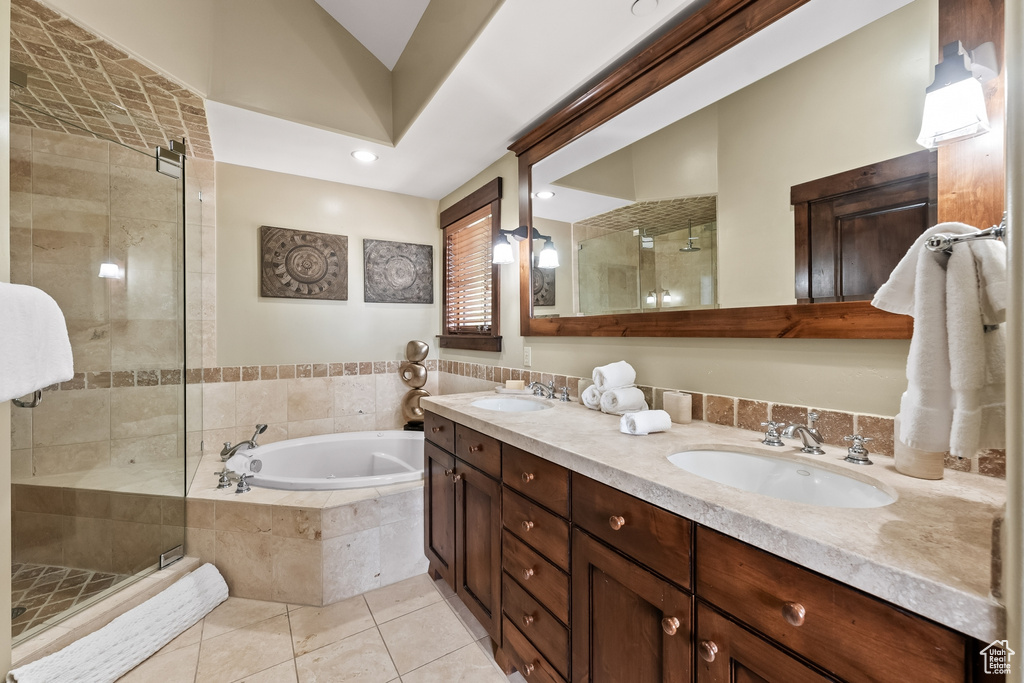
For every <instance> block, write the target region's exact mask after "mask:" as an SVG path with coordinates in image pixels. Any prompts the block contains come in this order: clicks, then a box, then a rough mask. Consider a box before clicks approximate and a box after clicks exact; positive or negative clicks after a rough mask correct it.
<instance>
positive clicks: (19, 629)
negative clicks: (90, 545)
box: [11, 563, 128, 636]
mask: <svg viewBox="0 0 1024 683" xmlns="http://www.w3.org/2000/svg"><path fill="white" fill-rule="evenodd" d="M127 578H128V575H127V574H104V573H102V572H92V571H89V570H88V569H69V568H67V567H54V566H49V565H43V564H18V563H16V564H12V565H11V607H12V608H14V609H17V608H18V607H24V608H25V611H24V612H23V613H21V614H19V615H18V616H12V619H11V635H12V636H19V635H21V634H22V633H24V632H25V631H28V630H29V629H32V628H35V627H36V626H38V625H40V624H42V623H43V622H44V621H47V620H50V619H52V618H54V617H55V616H58V615H60V614H61V613H63V612H66V611H67V610H69V609H71V608H73V607H74V606H75V605H77V604H79V603H80V602H82V601H83V600H86V599H88V598H91V597H93V596H94V595H96V594H97V593H99V592H100V591H104V590H106V589H108V588H110V587H111V586H113V585H114V584H115V583H118V582H120V581H123V580H124V579H127ZM13 614H14V612H13V611H12V615H13Z"/></svg>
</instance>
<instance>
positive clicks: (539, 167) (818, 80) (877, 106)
mask: <svg viewBox="0 0 1024 683" xmlns="http://www.w3.org/2000/svg"><path fill="white" fill-rule="evenodd" d="M867 5H871V7H870V8H868V7H867ZM686 12H688V13H687V14H685V15H684V16H683V17H682V18H681V19H680V20H679V21H678V22H677V23H676V24H675V25H674V27H673V28H671V29H670V30H668V31H667V32H665V33H663V35H661V36H660V37H659V38H657V39H656V40H654V41H653V42H652V43H650V44H649V45H646V46H644V47H643V49H642V50H640V51H639V52H637V53H636V54H635V56H633V57H632V58H630V59H629V60H628V61H626V62H624V63H623V64H622V66H621V67H619V68H617V69H616V70H615V71H613V72H611V73H610V74H609V75H607V76H606V77H604V78H603V79H602V80H600V81H599V82H598V83H597V84H595V85H594V86H593V87H590V88H588V89H587V90H586V92H584V93H582V94H581V95H579V96H578V97H576V98H574V99H573V100H572V101H571V102H569V103H568V104H566V105H565V106H564V107H562V108H561V109H559V110H558V111H556V112H555V113H554V114H553V115H551V116H550V117H549V118H548V119H547V120H545V121H543V122H542V123H541V124H539V125H538V126H537V127H536V128H534V129H533V130H531V131H529V132H528V133H527V134H525V135H524V136H523V137H521V138H520V139H519V140H517V141H516V142H515V143H513V144H512V145H511V146H510V147H509V149H510V150H512V151H513V152H515V154H516V155H517V157H518V161H519V211H520V224H521V225H528V226H531V227H532V228H535V229H537V230H538V231H539V232H540V233H543V234H545V235H551V236H552V238H553V241H554V243H555V245H556V246H558V251H559V252H561V254H560V260H561V264H560V268H563V269H566V272H565V273H564V274H563V273H559V276H558V278H557V279H556V278H554V277H552V276H551V273H550V271H549V272H548V273H543V272H540V273H539V272H538V269H537V268H534V266H533V264H534V263H535V262H534V252H535V251H536V250H539V249H540V247H541V244H540V243H539V242H538V243H534V242H533V241H532V240H525V241H523V242H520V243H519V250H520V254H519V275H520V327H521V332H522V334H523V336H626V337H777V338H787V337H793V338H796V337H801V338H819V339H821V338H841V339H909V338H910V335H911V332H912V324H913V321H912V320H911V319H910V318H909V317H906V316H898V315H893V314H890V313H886V312H883V311H880V310H877V309H875V308H873V307H872V306H871V305H870V301H868V300H865V299H869V298H870V296H869V295H863V294H861V295H859V296H856V297H845V298H846V299H847V300H836V299H842V298H844V297H837V296H832V297H829V296H823V295H821V294H819V295H817V297H815V295H814V294H810V295H809V294H808V292H807V282H808V280H809V279H811V280H813V273H814V271H815V269H816V268H818V267H819V266H818V265H816V264H815V263H814V262H813V261H812V260H807V261H801V259H802V258H806V259H810V258H811V257H810V256H809V255H808V254H810V252H811V251H812V250H811V249H810V247H809V246H808V243H807V240H806V239H804V240H803V242H802V244H801V243H799V241H798V240H797V239H796V235H797V232H798V231H799V230H800V229H803V228H805V227H806V226H801V225H800V224H799V217H798V215H797V214H798V213H799V209H800V207H799V206H798V207H796V208H794V206H793V200H792V198H793V197H797V198H803V197H804V196H805V195H806V188H807V187H808V186H809V185H808V184H809V183H810V184H811V186H814V183H816V182H817V183H818V184H819V185H825V186H828V187H830V188H831V189H832V190H833V191H834V192H833V195H835V196H840V197H841V196H843V194H844V192H845V190H843V189H841V188H840V189H839V190H836V185H835V179H842V180H843V181H844V182H848V183H850V188H851V189H850V191H851V192H852V191H853V190H855V189H858V188H860V187H861V186H862V185H864V184H870V183H865V179H868V180H871V179H872V178H873V177H874V175H875V172H874V171H872V170H870V169H881V168H885V169H887V170H886V171H885V173H889V172H890V171H889V169H892V168H902V167H904V166H905V164H901V163H900V162H899V159H901V158H904V157H910V156H913V158H914V159H921V158H922V153H921V152H920V150H921V148H920V147H919V146H917V145H916V143H915V142H914V138H915V137H916V134H917V128H918V127H919V126H920V111H921V106H922V103H923V99H924V88H925V87H926V86H927V85H928V84H929V83H930V82H931V79H932V69H933V67H934V65H935V62H936V61H937V60H938V58H939V54H940V49H939V46H940V45H941V44H943V43H944V42H947V41H948V40H957V39H959V40H962V41H964V42H965V44H966V45H969V46H970V47H973V46H974V45H977V44H980V43H982V42H985V41H994V42H995V43H996V47H997V51H998V54H1000V55H1001V54H1002V41H1001V36H1002V13H1001V3H999V7H996V6H995V4H993V3H991V2H988V1H987V0H986V1H981V0H882V2H879V3H848V2H842V1H841V0H839V1H836V0H709V1H707V2H700V3H694V4H693V5H691V9H689V10H686ZM936 25H937V27H938V35H937V36H936V35H935V30H936ZM951 36H961V37H953V38H951ZM848 64H852V65H853V66H852V67H848V68H849V70H848V72H837V71H836V69H837V68H840V67H841V66H843V65H848ZM837 65H838V66H837ZM843 68H847V67H843ZM830 70H831V71H830ZM986 96H987V99H988V105H989V116H990V119H992V124H993V125H992V131H990V132H989V133H987V134H985V135H983V136H980V137H978V138H973V139H969V140H965V141H962V142H958V143H954V144H953V145H949V146H945V147H941V148H939V150H938V152H937V154H936V153H931V160H930V161H929V162H928V166H929V167H930V168H931V169H932V170H931V173H932V175H931V177H930V186H927V187H928V188H930V192H929V193H928V196H927V197H926V198H925V199H922V200H921V201H925V202H927V203H928V204H929V205H928V206H927V207H925V208H923V209H922V208H921V206H920V205H919V204H913V202H911V203H910V204H908V206H910V205H913V206H916V207H917V215H918V216H926V217H927V220H929V221H931V222H934V221H935V220H940V221H949V220H959V221H962V222H965V223H969V224H973V225H976V226H978V227H980V228H984V227H988V226H989V225H991V224H993V223H997V222H998V221H999V218H1000V216H1001V214H1002V211H1003V196H1002V190H1003V187H1002V185H1003V160H1002V154H1001V149H1002V126H1001V120H1002V77H1001V75H1000V77H999V78H997V79H995V80H994V82H990V83H989V84H988V85H987V86H986ZM889 128H891V129H892V132H891V134H890V132H889V130H888V129H889ZM709 131H710V132H709ZM832 143H835V144H832ZM674 148H675V149H685V150H686V155H685V158H684V159H683V160H682V161H680V160H679V159H676V158H673V160H672V162H671V163H670V164H668V165H666V163H665V161H664V157H665V155H666V153H667V152H666V150H670V149H674ZM818 150H824V151H823V152H821V153H820V154H819V153H818ZM744 154H746V155H747V156H744ZM709 158H710V159H711V160H712V163H713V165H712V166H711V170H706V168H707V167H701V166H695V163H696V161H699V160H701V159H705V160H707V159H709ZM650 159H653V160H654V162H655V163H654V165H653V166H644V165H642V164H641V160H645V161H646V160H650ZM659 159H660V161H659ZM883 162H884V163H883ZM659 163H660V166H659V165H658V164H659ZM914 168H915V169H917V170H914V171H913V173H919V170H920V164H917V165H916V166H915V167H914ZM666 169H668V170H666ZM865 169H868V170H865ZM908 172H910V171H908ZM916 177H917V178H918V180H920V176H919V175H918V176H916ZM712 178H713V180H714V182H709V180H710V179H712ZM897 180H898V179H897ZM669 181H673V182H675V183H676V184H675V185H671V183H670V182H669ZM819 181H820V182H819ZM887 182H888V181H887ZM922 182H923V181H922ZM926 185H927V183H925V185H922V184H921V183H920V182H919V183H918V184H917V188H918V189H920V188H921V187H926ZM538 189H543V190H548V191H554V192H555V194H556V197H555V200H564V202H563V204H562V205H561V207H560V208H558V209H555V208H552V207H554V206H555V205H556V201H551V203H550V204H544V202H547V201H548V200H542V199H536V198H534V196H533V193H534V192H535V191H537V190H538ZM914 201H918V200H914ZM542 204H543V208H540V207H542ZM848 204H849V202H848ZM872 206H874V207H875V208H878V206H880V205H879V204H878V202H877V201H876V202H875V204H873V205H872ZM882 209H883V210H889V211H890V214H891V207H888V209H887V207H885V206H882ZM668 214H670V216H669V218H667V219H665V218H664V215H668ZM864 215H866V214H865V213H864V212H861V213H860V214H857V218H858V221H857V222H855V225H856V228H857V230H860V231H861V232H858V233H857V235H855V237H852V238H850V239H849V243H850V244H851V245H853V246H849V247H848V248H847V253H851V254H852V256H851V257H850V258H851V259H853V260H855V259H857V258H859V259H860V261H861V262H863V261H864V260H865V259H866V258H868V259H870V254H868V255H867V256H865V254H863V253H860V254H856V253H853V252H855V251H856V249H857V248H863V245H865V244H871V243H873V242H875V241H878V242H882V243H884V244H886V245H888V246H886V247H884V248H886V249H888V251H890V252H891V251H892V250H893V249H894V247H892V246H891V239H888V235H887V240H885V241H883V240H876V239H875V237H873V236H872V235H871V234H870V233H864V232H863V230H865V229H867V227H865V226H869V224H873V222H872V221H871V220H863V219H862V218H863V216H864ZM659 216H661V218H659ZM659 221H660V222H659ZM875 223H879V224H881V222H878V221H875ZM852 224H853V223H851V225H852ZM890 224H891V220H890ZM929 224H930V223H929ZM837 230H839V228H837ZM849 232H850V233H851V234H852V233H853V232H854V230H853V229H851V230H850V231H849ZM865 235H866V237H865ZM911 236H912V235H911ZM838 239H842V235H841V234H840V235H839V238H838ZM907 246H909V244H908V245H907ZM896 248H897V249H899V248H902V249H904V250H905V248H906V247H905V246H904V247H896ZM742 249H746V250H747V251H741V250H742ZM801 249H803V250H804V252H806V253H805V254H804V256H801V251H800V250H801ZM698 252H701V253H698ZM819 252H820V250H819ZM837 253H838V250H837ZM600 254H604V255H605V256H604V258H603V260H602V259H601V257H599V256H594V255H600ZM819 256H820V254H819ZM836 258H837V259H839V260H837V261H836V263H835V268H836V269H839V268H841V266H842V263H843V261H842V259H841V258H840V257H836ZM889 260H890V261H891V254H889ZM850 262H853V261H852V260H851V261H850ZM836 272H838V270H837V271H836ZM801 274H802V275H801ZM566 275H569V276H568V277H567V276H566ZM545 276H546V277H545ZM801 277H802V278H803V285H802V286H803V289H801V282H800V280H801ZM836 277H837V278H838V276H836ZM874 279H875V280H876V281H877V279H878V276H877V273H876V274H875V276H874ZM836 281H837V282H838V279H837V280H836ZM556 283H561V284H559V288H558V290H557V291H555V292H552V291H550V290H551V288H553V287H554V286H555V284H556ZM567 284H571V287H568V288H567V287H566V285H567ZM588 284H593V285H594V287H596V289H598V290H600V291H599V292H598V293H597V294H594V292H592V291H591V290H590V289H588V288H587V285H588ZM873 286H875V287H877V282H876V283H875V284H873ZM566 289H569V290H570V291H565V290H566ZM552 294H554V295H555V296H552ZM850 299H860V300H850ZM807 301H812V302H813V303H800V302H807ZM821 301H826V303H821Z"/></svg>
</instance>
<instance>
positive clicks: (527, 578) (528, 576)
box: [523, 567, 534, 581]
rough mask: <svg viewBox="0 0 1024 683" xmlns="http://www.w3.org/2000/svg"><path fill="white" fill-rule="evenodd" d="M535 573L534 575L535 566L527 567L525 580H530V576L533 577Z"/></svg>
mask: <svg viewBox="0 0 1024 683" xmlns="http://www.w3.org/2000/svg"><path fill="white" fill-rule="evenodd" d="M533 575H534V571H533V567H527V568H526V569H524V570H523V581H529V580H530V578H531V577H533Z"/></svg>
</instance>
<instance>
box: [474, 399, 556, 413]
mask: <svg viewBox="0 0 1024 683" xmlns="http://www.w3.org/2000/svg"><path fill="white" fill-rule="evenodd" d="M469 405H471V406H473V407H474V408H483V409H484V410H497V411H498V412H500V413H532V412H534V411H535V410H547V409H548V408H550V407H551V406H550V405H548V404H546V403H541V402H540V401H531V400H530V399H528V398H480V399H477V400H475V401H473V402H472V403H470V404H469Z"/></svg>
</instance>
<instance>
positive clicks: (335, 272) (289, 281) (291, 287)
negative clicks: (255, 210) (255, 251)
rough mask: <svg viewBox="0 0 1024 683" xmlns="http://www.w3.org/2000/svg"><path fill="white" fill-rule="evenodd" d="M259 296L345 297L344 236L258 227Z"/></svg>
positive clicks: (345, 245) (346, 288) (346, 239)
mask: <svg viewBox="0 0 1024 683" xmlns="http://www.w3.org/2000/svg"><path fill="white" fill-rule="evenodd" d="M260 253H261V258H260V260H261V264H262V267H261V273H260V296H269V297H278V298H284V299H332V300H335V301H347V300H348V236H346V235H328V234H326V233H322V232H309V231H306V230H289V229H288V228H274V227H271V226H269V225H264V226H262V227H261V228H260Z"/></svg>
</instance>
